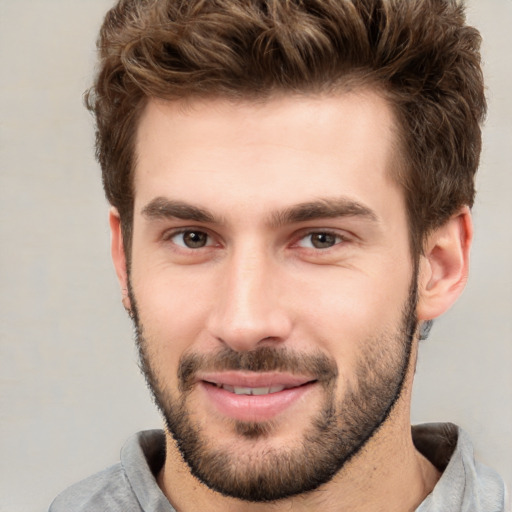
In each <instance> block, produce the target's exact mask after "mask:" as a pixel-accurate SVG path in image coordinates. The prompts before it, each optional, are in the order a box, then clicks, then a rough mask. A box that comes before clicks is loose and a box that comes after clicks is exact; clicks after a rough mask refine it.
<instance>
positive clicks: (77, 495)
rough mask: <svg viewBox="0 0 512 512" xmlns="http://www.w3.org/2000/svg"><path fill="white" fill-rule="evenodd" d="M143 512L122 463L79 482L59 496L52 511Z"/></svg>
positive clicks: (50, 511) (52, 505) (51, 507)
mask: <svg viewBox="0 0 512 512" xmlns="http://www.w3.org/2000/svg"><path fill="white" fill-rule="evenodd" d="M107 510H108V511H109V512H140V511H141V510H142V509H141V508H140V506H139V504H138V501H137V498H136V496H135V494H134V492H133V490H132V489H131V486H130V483H129V481H128V479H127V476H126V473H125V471H124V469H123V467H122V466H121V464H116V465H115V466H112V467H110V468H108V469H105V470H104V471H101V472H100V473H96V474H95V475H92V476H90V477H88V478H86V479H85V480H82V481H81V482H78V483H76V484H74V485H72V486H71V487H69V488H68V489H66V490H65V491H64V492H62V493H61V494H59V496H57V498H55V500H54V501H53V503H52V504H51V506H50V510H49V512H100V511H101V512H103V511H107Z"/></svg>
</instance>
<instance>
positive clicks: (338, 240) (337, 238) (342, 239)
mask: <svg viewBox="0 0 512 512" xmlns="http://www.w3.org/2000/svg"><path fill="white" fill-rule="evenodd" d="M186 233H190V234H191V235H192V234H196V235H198V234H199V235H206V237H207V240H206V243H205V245H202V246H198V247H188V246H186V244H185V242H183V243H182V244H180V243H176V242H173V240H172V239H173V238H175V237H177V236H180V235H184V234H186ZM315 235H325V236H326V237H332V238H334V243H333V244H332V245H329V246H328V247H314V246H312V247H311V246H310V247H305V246H301V242H302V241H303V240H306V239H308V237H309V239H310V243H311V245H313V242H312V241H311V238H312V237H313V236H315ZM162 239H163V241H164V242H171V243H173V244H174V245H175V246H177V247H178V248H179V249H180V250H185V251H187V250H188V251H197V250H199V249H206V248H209V247H212V246H215V245H219V244H215V243H211V242H212V240H213V239H214V237H213V236H212V235H211V234H210V233H209V232H208V230H205V229H201V228H197V229H196V228H192V227H190V228H181V229H177V230H171V231H169V232H166V233H165V234H164V236H163V237H162ZM295 240H296V241H295V242H294V243H293V244H292V247H300V248H302V249H304V250H306V251H314V252H317V253H319V252H327V251H329V250H330V249H333V248H335V247H336V246H338V245H340V244H344V243H346V242H349V241H350V238H349V237H347V236H344V235H342V234H340V233H339V232H336V231H332V230H328V229H320V230H311V231H304V232H302V233H301V234H300V236H299V237H296V238H295Z"/></svg>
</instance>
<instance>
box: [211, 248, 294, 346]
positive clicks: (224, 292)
mask: <svg viewBox="0 0 512 512" xmlns="http://www.w3.org/2000/svg"><path fill="white" fill-rule="evenodd" d="M222 265H223V271H222V272H221V274H220V279H221V280H222V282H221V285H220V286H219V292H218V296H217V297H216V299H215V300H216V303H215V305H214V306H213V308H212V310H211V314H210V317H209V322H208V329H209V333H210V334H211V335H212V336H213V337H215V338H216V339H217V340H218V341H220V342H222V343H223V344H225V345H227V346H229V347H230V348H232V349H233V350H236V351H240V352H242V351H250V350H253V349H255V348H256V347H258V346H261V345H276V344H280V343H282V342H283V341H285V340H286V339H287V338H288V337H289V334H290V331H291V328H292V321H291V318H290V314H289V313H288V308H287V304H286V303H285V298H284V296H283V294H282V291H283V286H282V279H280V275H281V277H283V276H282V271H280V269H279V263H278V262H276V261H272V258H270V257H268V256H267V255H265V254H264V253H263V252H261V253H260V254H256V252H255V251H254V250H251V249H250V248H247V250H239V251H237V252H236V253H233V254H232V255H231V256H230V257H229V258H227V260H226V261H224V262H223V263H222Z"/></svg>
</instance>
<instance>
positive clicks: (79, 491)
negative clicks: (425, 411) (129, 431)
mask: <svg viewBox="0 0 512 512" xmlns="http://www.w3.org/2000/svg"><path fill="white" fill-rule="evenodd" d="M412 433H413V440H414V444H415V446H416V448H417V449H418V450H419V451H420V452H421V453H422V454H423V455H424V456H425V457H427V458H428V459H429V460H430V461H431V462H432V464H434V465H435V466H436V467H437V468H438V469H439V470H440V471H442V472H443V474H442V476H441V478H440V480H439V482H438V483H437V485H436V486H435V488H434V490H433V491H432V492H431V493H430V494H429V495H428V496H427V498H426V499H425V500H424V501H423V503H422V504H421V505H420V506H419V507H418V509H417V510H416V512H505V486H504V483H503V481H502V479H501V478H500V477H499V476H498V474H497V473H496V472H494V471H493V470H492V469H489V468H487V467H486V466H483V465H482V464H479V463H478V462H475V460H474V458H473V448H472V445H471V441H470V440H469V437H468V436H467V434H466V433H465V432H464V431H463V430H461V429H459V428H458V427H456V426H455V425H453V424H451V423H432V424H425V425H417V426H415V427H412ZM164 459H165V437H164V433H163V432H162V431H161V430H148V431H145V432H139V433H138V434H136V435H134V436H133V437H131V438H130V439H129V440H128V441H127V442H126V444H125V445H124V446H123V448H122V450H121V462H120V463H118V464H116V465H115V466H112V467H110V468H108V469H106V470H104V471H102V472H101V473H97V474H96V475H93V476H91V477H89V478H87V479H85V480H83V481H82V482H79V483H77V484H75V485H73V486H71V487H70V488H69V489H67V490H66V491H64V492H63V493H62V494H60V495H59V496H58V497H57V498H56V499H55V501H54V502H53V503H52V505H51V506H50V511H49V512H107V511H108V512H176V511H175V509H174V508H173V507H172V506H171V504H170V503H169V501H168V500H167V498H166V497H165V496H164V494H163V493H162V491H161V490H160V488H159V487H158V484H157V482H156V479H155V475H156V474H157V473H158V471H159V470H160V468H161V467H162V465H163V463H164Z"/></svg>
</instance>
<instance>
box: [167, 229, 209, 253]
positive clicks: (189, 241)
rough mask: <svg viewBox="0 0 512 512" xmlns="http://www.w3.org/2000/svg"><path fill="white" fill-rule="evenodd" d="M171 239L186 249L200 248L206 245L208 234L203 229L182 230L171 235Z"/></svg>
mask: <svg viewBox="0 0 512 512" xmlns="http://www.w3.org/2000/svg"><path fill="white" fill-rule="evenodd" d="M172 241H173V242H174V243H175V244H176V245H179V246H180V247H186V248H187V249H201V248H202V247H206V246H207V245H208V234H207V233H205V232H204V231H192V230H190V231H183V232H181V233H177V234H175V235H174V236H173V237H172Z"/></svg>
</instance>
